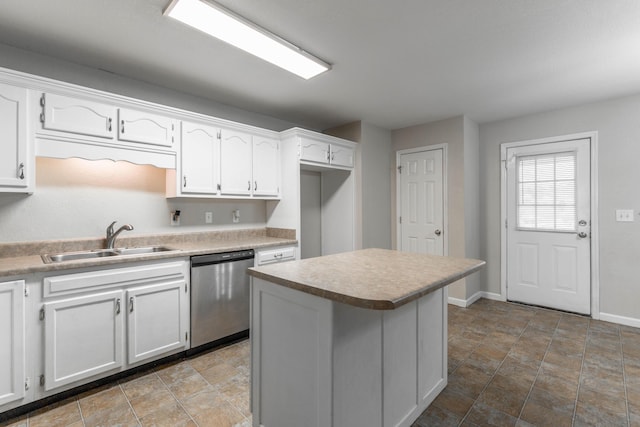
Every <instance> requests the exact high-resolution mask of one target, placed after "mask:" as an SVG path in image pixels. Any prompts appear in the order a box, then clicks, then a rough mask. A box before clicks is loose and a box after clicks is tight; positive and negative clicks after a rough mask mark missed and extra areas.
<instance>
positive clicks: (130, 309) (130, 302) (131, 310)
mask: <svg viewBox="0 0 640 427" xmlns="http://www.w3.org/2000/svg"><path fill="white" fill-rule="evenodd" d="M129 313H133V297H129Z"/></svg>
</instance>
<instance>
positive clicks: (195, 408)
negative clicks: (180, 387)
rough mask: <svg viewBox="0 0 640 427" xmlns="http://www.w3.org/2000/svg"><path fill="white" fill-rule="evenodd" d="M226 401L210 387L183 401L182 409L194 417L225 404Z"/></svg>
mask: <svg viewBox="0 0 640 427" xmlns="http://www.w3.org/2000/svg"><path fill="white" fill-rule="evenodd" d="M224 401H225V400H224V398H223V397H222V395H221V394H220V392H219V391H218V390H217V389H215V388H213V387H212V386H209V388H207V389H206V390H204V391H202V392H200V393H198V394H196V395H194V396H191V397H189V398H188V399H185V400H183V401H182V407H183V408H184V409H185V411H187V413H188V414H189V415H191V416H192V417H193V416H194V415H195V414H197V413H199V412H204V411H206V410H207V409H208V408H211V407H213V406H216V405H219V404H221V403H224Z"/></svg>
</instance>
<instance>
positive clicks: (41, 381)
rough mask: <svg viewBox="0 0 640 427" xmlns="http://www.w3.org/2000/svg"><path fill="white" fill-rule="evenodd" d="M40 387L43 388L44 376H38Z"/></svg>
mask: <svg viewBox="0 0 640 427" xmlns="http://www.w3.org/2000/svg"><path fill="white" fill-rule="evenodd" d="M40 387H44V375H40Z"/></svg>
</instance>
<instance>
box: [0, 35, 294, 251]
mask: <svg viewBox="0 0 640 427" xmlns="http://www.w3.org/2000/svg"><path fill="white" fill-rule="evenodd" d="M0 67H4V68H9V69H13V70H18V71H23V72H26V73H31V74H34V75H38V76H44V77H49V78H53V79H57V80H60V81H65V82H69V83H74V84H78V85H81V86H86V87H91V88H94V89H99V90H104V91H107V92H112V93H116V94H120V95H124V96H129V97H133V98H137V99H143V100H146V101H150V102H156V103H159V104H164V105H169V106H172V107H176V108H182V109H185V110H189V111H195V112H199V113H202V114H208V115H211V116H214V117H220V118H224V119H228V120H233V121H237V122H241V123H246V124H250V125H254V126H259V127H263V128H266V129H272V130H277V131H279V130H283V129H288V128H291V127H294V126H295V124H294V123H289V122H286V121H283V120H279V119H276V118H272V117H268V116H263V115H260V114H256V113H252V112H249V111H244V110H240V109H237V108H234V107H230V106H227V105H223V104H220V103H216V102H213V101H210V100H207V99H204V98H198V97H195V96H191V95H187V94H183V93H180V92H177V91H173V90H169V89H166V88H162V87H158V86H154V85H151V84H148V83H145V82H141V81H137V80H133V79H129V78H126V77H123V76H118V75H114V74H112V73H108V72H105V71H101V70H96V69H91V68H88V67H84V66H80V65H77V64H73V63H69V62H65V61H61V60H58V59H55V58H52V57H47V56H44V55H39V54H35V53H32V52H27V51H24V50H20V49H16V48H13V47H10V46H7V45H2V44H0ZM59 162H61V161H60V160H53V159H42V158H41V159H38V161H37V166H36V176H37V178H36V190H35V193H34V194H33V195H32V196H24V195H14V194H11V195H9V194H0V242H12V241H28V240H40V239H53V238H76V237H99V236H102V235H103V234H104V231H105V228H106V226H107V225H108V224H109V223H110V222H111V221H113V220H118V221H119V222H120V223H126V222H130V223H132V224H133V225H134V227H135V231H134V233H150V232H151V233H153V232H178V231H192V230H193V231H195V230H199V229H207V230H210V229H212V228H225V227H236V228H237V227H252V226H264V225H265V222H266V207H265V202H264V201H233V200H224V201H223V200H216V201H206V200H196V199H191V200H180V201H169V200H167V199H165V197H164V191H165V189H164V186H165V171H164V170H162V169H155V168H153V167H149V166H134V165H130V164H128V163H125V162H117V163H112V162H108V161H107V162H88V161H83V160H78V159H76V160H69V161H68V163H59ZM63 162H65V161H63ZM235 208H238V209H240V210H241V219H240V223H239V224H232V222H231V214H230V212H231V210H233V209H235ZM175 209H180V210H181V211H182V218H181V226H180V227H177V228H176V227H170V225H169V212H170V211H172V210H175ZM205 211H212V212H213V213H214V223H213V224H211V225H209V224H207V225H205V224H204V212H205Z"/></svg>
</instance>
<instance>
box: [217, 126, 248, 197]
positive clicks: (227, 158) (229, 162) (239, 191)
mask: <svg viewBox="0 0 640 427" xmlns="http://www.w3.org/2000/svg"><path fill="white" fill-rule="evenodd" d="M252 151H253V146H252V138H251V135H250V134H248V133H244V132H237V131H232V130H228V129H222V130H221V131H220V194H226V195H246V196H248V195H250V194H251V189H252V182H251V181H252V179H251V178H252V176H251V169H252V159H251V153H252Z"/></svg>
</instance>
